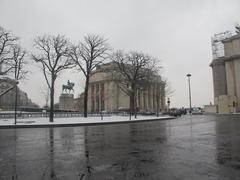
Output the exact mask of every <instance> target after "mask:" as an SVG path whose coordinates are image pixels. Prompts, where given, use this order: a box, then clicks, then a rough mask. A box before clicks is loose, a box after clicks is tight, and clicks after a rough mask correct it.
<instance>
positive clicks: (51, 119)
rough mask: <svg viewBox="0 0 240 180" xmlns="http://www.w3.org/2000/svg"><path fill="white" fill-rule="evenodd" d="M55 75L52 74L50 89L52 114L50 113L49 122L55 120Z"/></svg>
mask: <svg viewBox="0 0 240 180" xmlns="http://www.w3.org/2000/svg"><path fill="white" fill-rule="evenodd" d="M54 81H55V78H54V75H52V81H51V89H50V112H49V113H50V114H49V122H53V116H54Z"/></svg>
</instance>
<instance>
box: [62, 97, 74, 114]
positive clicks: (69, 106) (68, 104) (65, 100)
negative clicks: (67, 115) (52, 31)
mask: <svg viewBox="0 0 240 180" xmlns="http://www.w3.org/2000/svg"><path fill="white" fill-rule="evenodd" d="M73 99H74V95H73V94H61V95H60V97H59V110H66V111H73V110H74V104H73Z"/></svg>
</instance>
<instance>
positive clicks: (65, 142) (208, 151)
mask: <svg viewBox="0 0 240 180" xmlns="http://www.w3.org/2000/svg"><path fill="white" fill-rule="evenodd" d="M5 179H11V180H15V179H18V180H35V179H36V180H38V179H39V180H47V179H54V180H55V179H56V180H62V179H63V180H71V179H73V180H87V179H91V180H93V179H94V180H134V179H140V180H145V179H149V180H155V179H156V180H159V179H164V180H165V179H171V180H172V179H174V180H175V179H176V180H182V179H184V180H192V179H194V180H196V179H197V180H198V179H199V180H205V179H207V180H209V179H210V180H211V179H218V180H227V179H229V180H235V179H236V180H237V179H240V115H208V116H205V115H195V116H192V117H191V116H183V117H181V118H178V119H174V120H166V121H154V122H141V123H133V124H118V125H101V126H86V127H61V128H26V129H0V180H5Z"/></svg>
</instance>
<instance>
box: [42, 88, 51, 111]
mask: <svg viewBox="0 0 240 180" xmlns="http://www.w3.org/2000/svg"><path fill="white" fill-rule="evenodd" d="M41 93H42V95H43V98H44V100H45V105H44V106H43V108H45V109H49V105H48V102H49V99H50V90H49V88H48V87H44V89H41Z"/></svg>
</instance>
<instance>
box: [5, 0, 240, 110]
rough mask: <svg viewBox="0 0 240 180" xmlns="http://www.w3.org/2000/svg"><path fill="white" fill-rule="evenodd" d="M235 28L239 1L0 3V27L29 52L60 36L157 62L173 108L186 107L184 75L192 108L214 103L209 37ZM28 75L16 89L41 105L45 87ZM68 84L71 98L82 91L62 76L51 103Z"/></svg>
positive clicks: (75, 76) (79, 82)
mask: <svg viewBox="0 0 240 180" xmlns="http://www.w3.org/2000/svg"><path fill="white" fill-rule="evenodd" d="M236 22H240V1H239V0H201V1H199V0H167V1H166V0H118V1H117V0H0V26H2V27H4V28H5V29H8V30H11V31H12V32H13V33H14V34H16V35H17V36H19V37H20V38H21V44H22V45H23V47H24V48H26V49H27V50H28V51H30V52H31V49H32V44H33V39H34V38H35V37H36V36H39V35H44V34H46V33H47V34H53V35H56V34H63V35H66V37H68V38H69V39H70V40H71V41H72V42H74V43H77V42H78V41H80V40H82V38H83V36H85V35H87V34H90V33H94V34H99V35H102V36H104V37H105V38H107V39H109V44H110V45H111V46H112V48H114V49H122V50H126V51H133V50H134V51H141V52H145V53H148V54H150V55H152V56H154V57H157V58H159V59H160V60H161V64H162V66H163V67H164V70H163V75H164V76H165V77H166V78H167V79H168V81H169V82H170V84H171V88H172V89H173V90H174V93H173V94H172V95H171V96H170V99H171V106H175V107H181V106H185V107H186V106H188V105H189V101H188V84H187V78H186V74H187V73H191V74H192V77H191V85H192V104H193V105H195V106H202V105H204V104H209V103H210V101H212V102H213V85H212V74H211V73H212V72H211V68H210V67H209V63H210V62H211V58H212V55H211V37H212V36H213V35H214V34H215V33H219V32H223V31H226V30H231V31H233V30H234V24H235V23H236ZM31 71H32V73H31V74H30V75H29V76H28V79H27V80H25V81H24V82H21V84H20V86H21V88H22V89H23V90H24V91H26V92H27V93H28V95H29V97H30V98H31V99H32V100H33V101H34V102H36V103H38V104H40V105H43V104H44V98H43V95H42V93H41V91H44V90H45V89H46V85H45V84H46V83H45V81H44V78H43V75H42V74H41V73H40V72H39V70H38V69H37V67H35V66H31ZM68 79H69V80H70V81H73V82H75V96H77V94H79V93H80V92H82V91H83V85H84V82H83V78H82V75H81V74H80V73H77V72H74V71H72V72H68V73H64V74H62V75H61V78H59V79H58V80H57V83H56V89H57V90H56V97H55V98H56V102H57V101H58V97H59V95H60V93H61V85H62V84H63V83H66V81H67V80H68Z"/></svg>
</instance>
